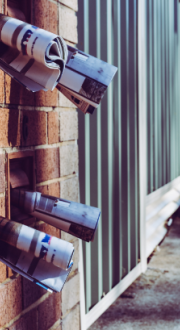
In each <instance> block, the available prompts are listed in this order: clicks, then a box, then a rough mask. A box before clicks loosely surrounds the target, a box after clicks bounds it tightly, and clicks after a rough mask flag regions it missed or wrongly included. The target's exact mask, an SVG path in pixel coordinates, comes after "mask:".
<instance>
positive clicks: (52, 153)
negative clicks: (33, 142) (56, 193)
mask: <svg viewBox="0 0 180 330" xmlns="http://www.w3.org/2000/svg"><path fill="white" fill-rule="evenodd" d="M36 167H37V183H39V182H43V181H46V180H51V179H55V178H58V177H59V175H60V173H59V172H60V171H59V148H47V149H38V150H36Z"/></svg>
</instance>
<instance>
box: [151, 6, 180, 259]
mask: <svg viewBox="0 0 180 330" xmlns="http://www.w3.org/2000/svg"><path fill="white" fill-rule="evenodd" d="M179 10H180V6H179V5H178V1H177V0H173V1H169V0H151V1H146V21H147V38H146V40H147V96H148V98H147V142H148V143H147V165H148V166H147V178H148V180H147V181H148V185H147V194H148V196H147V198H146V203H147V208H146V239H147V246H146V255H147V256H149V254H150V253H151V252H152V251H153V250H154V248H155V246H156V245H157V244H158V243H159V242H160V241H161V240H162V238H163V237H164V235H165V233H166V232H167V227H166V221H167V219H168V218H169V217H170V216H171V215H172V213H174V212H175V211H176V209H177V208H178V207H179V205H180V194H179V191H180V186H179V184H180V180H179V179H180V178H178V176H179V175H180V149H179V141H180V93H179V90H180V26H179V19H178V18H179ZM174 179H176V180H174Z"/></svg>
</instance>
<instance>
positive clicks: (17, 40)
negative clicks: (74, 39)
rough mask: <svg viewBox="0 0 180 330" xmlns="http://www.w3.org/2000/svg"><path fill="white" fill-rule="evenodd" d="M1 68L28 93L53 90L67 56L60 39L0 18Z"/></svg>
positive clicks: (4, 17) (51, 34)
mask: <svg viewBox="0 0 180 330" xmlns="http://www.w3.org/2000/svg"><path fill="white" fill-rule="evenodd" d="M0 40H1V43H0V68H1V69H2V70H4V71H5V72H6V73H7V74H9V75H10V76H12V77H13V78H15V79H16V80H18V81H19V82H20V83H21V84H23V85H24V86H25V87H27V88H28V89H29V90H31V91H38V90H40V89H44V90H53V89H54V88H55V87H56V85H57V84H58V82H59V80H60V78H61V76H62V73H63V71H64V67H65V63H66V60H67V56H68V50H67V46H66V43H65V42H64V40H63V38H61V37H60V36H58V35H56V34H54V33H51V32H48V31H45V30H43V29H40V28H38V27H36V26H33V25H31V24H28V23H25V22H23V21H20V20H18V19H15V18H11V17H8V16H5V15H2V14H0Z"/></svg>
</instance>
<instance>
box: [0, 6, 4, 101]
mask: <svg viewBox="0 0 180 330" xmlns="http://www.w3.org/2000/svg"><path fill="white" fill-rule="evenodd" d="M0 6H1V2H0ZM0 103H4V72H3V71H2V70H0Z"/></svg>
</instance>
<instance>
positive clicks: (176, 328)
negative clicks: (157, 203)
mask: <svg viewBox="0 0 180 330" xmlns="http://www.w3.org/2000/svg"><path fill="white" fill-rule="evenodd" d="M98 329H101V330H107V329H108V330H139V329H143V330H156V329H157V330H158V329H163V330H166V329H168V330H180V219H179V218H176V219H175V220H174V222H173V224H172V226H171V227H170V230H169V232H168V235H167V236H166V237H165V239H164V241H163V242H162V244H161V245H160V247H159V249H157V250H156V252H155V253H154V255H153V257H152V258H151V260H150V262H149V263H148V268H147V271H146V273H145V274H143V275H141V276H140V277H139V278H138V279H137V280H136V281H135V282H134V283H133V284H132V285H131V286H130V287H129V288H128V289H127V290H126V291H125V292H124V293H123V294H122V295H121V296H120V297H119V298H118V299H117V300H116V301H115V302H114V304H112V305H111V306H110V308H109V309H108V310H107V311H106V312H105V313H104V314H103V315H102V316H101V317H100V318H99V319H98V320H97V321H96V322H95V323H94V324H93V325H92V326H91V327H90V328H89V330H98Z"/></svg>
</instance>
